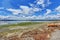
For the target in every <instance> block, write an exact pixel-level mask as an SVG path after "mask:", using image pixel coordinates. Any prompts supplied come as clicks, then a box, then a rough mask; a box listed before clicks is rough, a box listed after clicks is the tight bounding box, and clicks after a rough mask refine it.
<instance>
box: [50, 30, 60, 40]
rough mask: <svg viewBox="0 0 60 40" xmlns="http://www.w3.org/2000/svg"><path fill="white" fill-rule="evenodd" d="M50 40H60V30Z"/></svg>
mask: <svg viewBox="0 0 60 40" xmlns="http://www.w3.org/2000/svg"><path fill="white" fill-rule="evenodd" d="M50 40H60V30H56V31H55V32H53V33H52V34H51V38H50Z"/></svg>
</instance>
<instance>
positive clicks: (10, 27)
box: [0, 21, 60, 39]
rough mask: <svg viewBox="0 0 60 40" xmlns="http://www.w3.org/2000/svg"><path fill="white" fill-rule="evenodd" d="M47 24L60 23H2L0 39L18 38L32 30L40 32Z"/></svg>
mask: <svg viewBox="0 0 60 40" xmlns="http://www.w3.org/2000/svg"><path fill="white" fill-rule="evenodd" d="M1 23H2V21H1ZM4 23H6V24H4ZM49 23H60V21H3V24H2V25H0V39H3V37H10V36H12V35H17V34H18V35H19V36H20V34H21V33H23V32H27V31H30V30H34V29H39V30H41V29H42V28H46V27H47V24H49Z"/></svg>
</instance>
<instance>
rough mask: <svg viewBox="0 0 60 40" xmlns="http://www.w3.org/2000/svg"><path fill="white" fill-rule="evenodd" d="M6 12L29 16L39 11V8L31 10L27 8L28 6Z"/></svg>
mask: <svg viewBox="0 0 60 40" xmlns="http://www.w3.org/2000/svg"><path fill="white" fill-rule="evenodd" d="M7 10H8V11H11V12H12V13H13V14H15V15H17V14H20V13H21V14H31V13H35V12H38V11H40V8H35V7H34V8H32V7H28V6H20V9H12V8H9V9H7Z"/></svg>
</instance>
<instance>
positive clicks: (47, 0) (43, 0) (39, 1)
mask: <svg viewBox="0 0 60 40" xmlns="http://www.w3.org/2000/svg"><path fill="white" fill-rule="evenodd" d="M36 1H37V5H42V7H43V8H44V7H46V6H47V5H49V4H51V2H50V0H36ZM45 3H46V4H45Z"/></svg>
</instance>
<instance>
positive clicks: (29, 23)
mask: <svg viewBox="0 0 60 40" xmlns="http://www.w3.org/2000/svg"><path fill="white" fill-rule="evenodd" d="M41 23H42V22H22V23H17V24H6V25H0V29H1V28H4V27H14V26H15V27H16V26H29V25H35V24H41Z"/></svg>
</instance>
